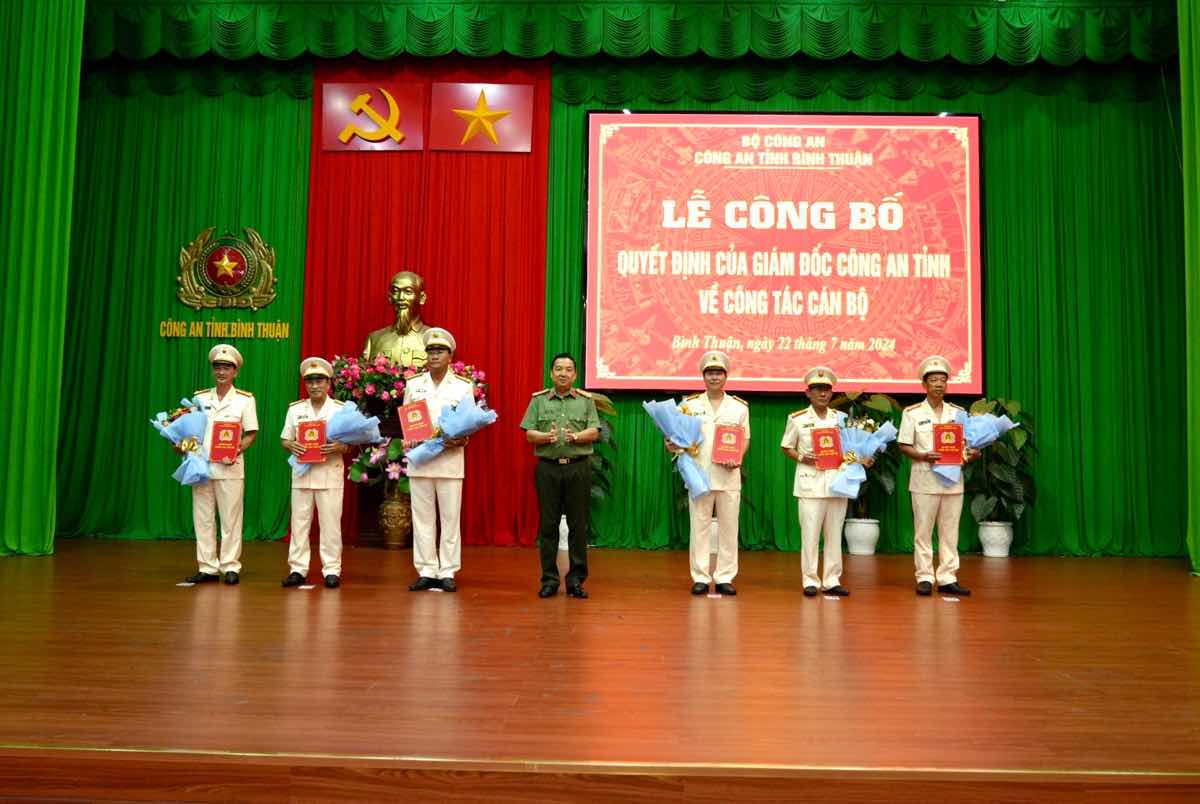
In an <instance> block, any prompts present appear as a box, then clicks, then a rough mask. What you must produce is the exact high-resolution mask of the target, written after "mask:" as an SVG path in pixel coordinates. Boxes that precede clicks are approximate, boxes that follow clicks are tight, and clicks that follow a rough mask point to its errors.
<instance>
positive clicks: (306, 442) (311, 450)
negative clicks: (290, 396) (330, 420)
mask: <svg viewBox="0 0 1200 804" xmlns="http://www.w3.org/2000/svg"><path fill="white" fill-rule="evenodd" d="M296 440H297V441H299V442H300V446H302V447H304V454H303V455H301V456H300V457H299V458H297V459H296V460H297V461H299V462H300V463H324V462H325V456H324V455H322V454H321V445H322V444H324V443H325V422H324V421H322V420H320V419H316V420H314V421H308V422H300V423H299V424H297V425H296Z"/></svg>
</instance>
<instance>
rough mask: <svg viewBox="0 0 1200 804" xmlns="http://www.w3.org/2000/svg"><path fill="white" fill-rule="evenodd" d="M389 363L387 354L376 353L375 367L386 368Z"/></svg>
mask: <svg viewBox="0 0 1200 804" xmlns="http://www.w3.org/2000/svg"><path fill="white" fill-rule="evenodd" d="M387 364H388V359H387V355H375V368H384V367H386V366H387Z"/></svg>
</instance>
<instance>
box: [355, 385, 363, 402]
mask: <svg viewBox="0 0 1200 804" xmlns="http://www.w3.org/2000/svg"><path fill="white" fill-rule="evenodd" d="M354 398H355V399H362V389H361V388H355V389H354Z"/></svg>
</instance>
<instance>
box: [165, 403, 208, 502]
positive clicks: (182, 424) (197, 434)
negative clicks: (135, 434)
mask: <svg viewBox="0 0 1200 804" xmlns="http://www.w3.org/2000/svg"><path fill="white" fill-rule="evenodd" d="M179 405H180V407H178V408H175V410H173V411H170V412H169V413H168V412H167V411H159V412H158V413H156V414H155V415H154V418H153V419H151V420H150V424H152V425H153V426H154V429H155V430H157V431H158V434H159V435H161V436H162V437H163V438H165V439H167V440H168V441H170V442H171V444H173V445H174V446H176V447H178V448H179V449H180V450H181V451H182V452H183V461H182V462H181V463H180V464H179V468H178V469H176V470H175V472H174V473H173V474H172V475H171V478H172V479H173V480H176V481H178V482H179V483H181V484H182V485H184V486H194V485H196V484H197V483H203V482H204V481H206V480H208V479H209V477H210V475H209V470H208V450H207V449H206V448H205V445H204V431H205V429H206V428H207V427H208V414H207V413H205V412H204V406H203V405H202V404H201V403H200V402H199V401H197V400H194V399H193V400H188V399H182V400H180V402H179Z"/></svg>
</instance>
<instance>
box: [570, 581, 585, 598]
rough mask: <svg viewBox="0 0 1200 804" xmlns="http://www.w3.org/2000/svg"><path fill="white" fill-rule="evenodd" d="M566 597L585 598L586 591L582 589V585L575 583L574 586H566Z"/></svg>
mask: <svg viewBox="0 0 1200 804" xmlns="http://www.w3.org/2000/svg"><path fill="white" fill-rule="evenodd" d="M567 597H578V598H586V597H587V592H585V591H584V590H583V587H582V586H579V585H578V584H575V585H574V586H568V587H567Z"/></svg>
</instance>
